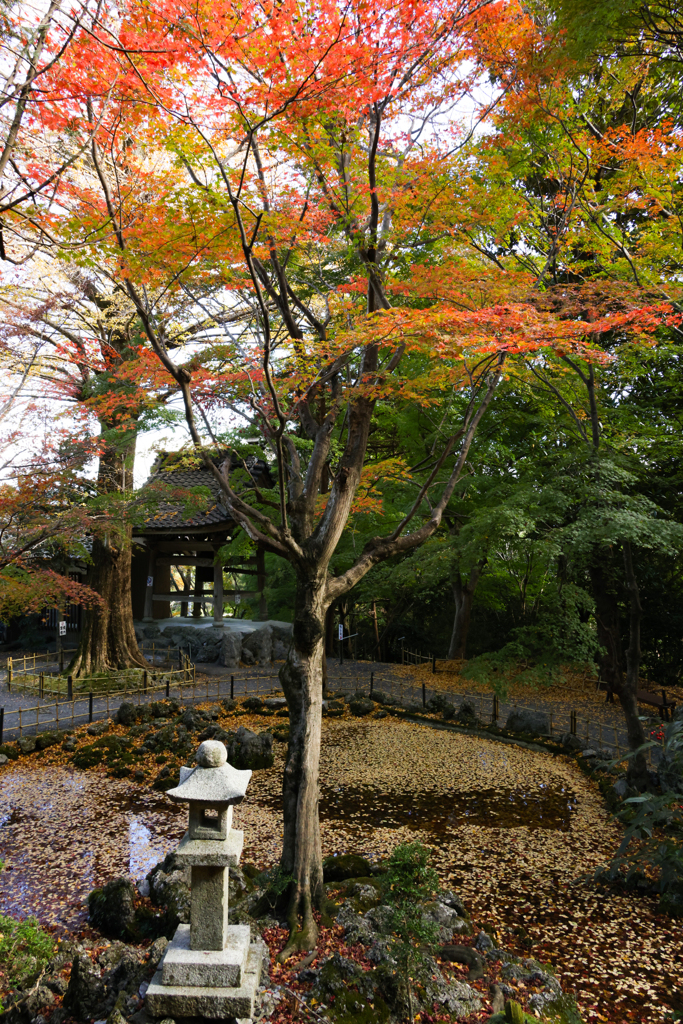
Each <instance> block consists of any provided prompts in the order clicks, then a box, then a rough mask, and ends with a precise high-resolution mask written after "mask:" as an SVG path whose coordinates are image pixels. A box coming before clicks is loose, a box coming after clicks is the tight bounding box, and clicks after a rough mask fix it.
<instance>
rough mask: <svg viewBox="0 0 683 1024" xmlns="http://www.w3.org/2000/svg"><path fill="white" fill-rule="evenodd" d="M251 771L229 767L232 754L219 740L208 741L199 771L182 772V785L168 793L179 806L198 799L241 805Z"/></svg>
mask: <svg viewBox="0 0 683 1024" xmlns="http://www.w3.org/2000/svg"><path fill="white" fill-rule="evenodd" d="M250 779H251V770H249V769H247V770H245V771H240V770H239V769H237V768H233V766H232V765H231V764H228V752H227V750H226V749H225V745H224V744H223V743H221V742H220V741H219V740H204V742H203V743H202V744H200V746H199V749H198V751H197V766H196V768H189V767H186V768H181V769H180V785H178V786H176V787H175V788H174V789H169V790H167V792H166V795H167V796H170V798H171V800H175V801H176V803H181V802H183V801H190V800H198V801H200V802H201V803H210V804H239V803H241V801H242V800H243V799H244V797H245V794H246V792H247V786H248V785H249V780H250Z"/></svg>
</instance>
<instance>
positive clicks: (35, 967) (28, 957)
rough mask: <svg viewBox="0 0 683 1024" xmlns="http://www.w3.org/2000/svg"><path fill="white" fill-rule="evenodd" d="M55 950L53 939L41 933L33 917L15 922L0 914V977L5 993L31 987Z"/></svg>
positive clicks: (11, 918)
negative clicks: (0, 976)
mask: <svg viewBox="0 0 683 1024" xmlns="http://www.w3.org/2000/svg"><path fill="white" fill-rule="evenodd" d="M54 951H55V940H54V939H53V938H52V936H51V935H48V934H47V933H46V932H44V931H43V930H42V928H41V927H40V925H39V924H38V922H37V921H36V919H35V917H29V918H27V919H26V920H25V921H16V920H15V919H14V918H13V917H5V916H4V915H2V914H0V974H1V975H2V988H3V990H4V991H7V990H9V989H22V988H27V987H28V986H29V985H32V984H33V982H34V981H35V980H36V978H37V977H38V975H39V974H40V972H41V971H42V970H43V968H44V967H45V966H46V964H47V963H48V962H49V961H50V960H51V958H52V956H53V954H54Z"/></svg>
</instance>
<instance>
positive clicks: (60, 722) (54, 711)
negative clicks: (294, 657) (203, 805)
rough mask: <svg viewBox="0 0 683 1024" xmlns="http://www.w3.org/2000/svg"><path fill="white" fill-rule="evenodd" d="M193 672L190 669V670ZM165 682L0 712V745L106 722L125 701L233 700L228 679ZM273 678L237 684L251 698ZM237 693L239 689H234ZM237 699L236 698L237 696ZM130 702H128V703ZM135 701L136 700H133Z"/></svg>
mask: <svg viewBox="0 0 683 1024" xmlns="http://www.w3.org/2000/svg"><path fill="white" fill-rule="evenodd" d="M193 668H194V666H193ZM164 675H165V676H166V678H165V679H164V680H163V682H160V683H159V682H157V681H156V680H155V679H154V678H153V679H152V680H151V681H150V682H149V684H148V686H147V688H146V689H142V688H141V687H137V688H136V689H125V690H119V691H106V692H104V693H94V692H93V691H90V692H89V693H84V694H82V695H81V696H75V697H73V698H71V699H69V698H67V700H64V701H60V700H59V699H57V700H55V701H54V703H52V702H50V703H45V704H39V705H36V706H35V707H29V708H17V709H15V710H8V709H6V708H0V744H2V743H3V742H5V741H6V740H8V739H15V738H19V739H21V738H22V737H23V736H25V735H29V736H38V735H39V734H40V733H43V732H49V731H50V730H51V729H60V728H61V729H64V728H68V727H69V726H70V727H71V728H74V727H75V725H76V723H77V722H81V721H86V720H87V721H88V722H93V721H95V720H96V719H101V718H109V717H110V716H111V715H112V714H113V713H114V712H116V711H118V709H119V707H120V705H121V703H123V701H124V700H128V701H129V702H130V703H133V704H135V703H137V704H138V706H140V705H142V704H146V703H148V701H150V700H153V699H154V698H155V697H161V696H163V697H167V698H175V699H177V700H178V701H179V702H180V703H183V702H187V701H192V702H193V703H194V702H195V701H207V700H211V698H215V699H216V700H219V699H221V698H224V697H226V696H228V694H229V695H230V697H231V698H233V699H234V696H235V692H236V688H235V678H234V676H231V677H230V679H229V680H228V679H226V678H214V679H211V678H210V677H207V678H206V679H204V680H202V681H200V682H197V679H196V675H195V674H194V673H192V674H191V675H190V676H189V678H188V679H186V680H183V679H179V680H178V681H177V682H176V683H172V682H171V679H170V678H169V675H170V674H169V673H164ZM277 678H278V677H277V675H273V674H270V675H261V676H250V677H248V678H246V679H245V680H241V679H240V680H239V682H240V683H241V682H243V681H244V683H245V686H244V696H245V697H246V696H254V695H257V694H259V693H263V694H267V693H273V692H275V691H276V689H279V687H275V686H273V685H272V684H271V685H266V684H267V683H268V682H270V681H271V680H274V679H277ZM253 682H256V684H257V685H256V688H253V687H249V688H247V685H246V684H247V683H253ZM238 689H241V688H238ZM238 695H239V694H238ZM131 698H132V700H131ZM136 698H137V700H136Z"/></svg>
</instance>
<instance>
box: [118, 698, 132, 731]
mask: <svg viewBox="0 0 683 1024" xmlns="http://www.w3.org/2000/svg"><path fill="white" fill-rule="evenodd" d="M136 718H137V714H136V710H135V704H132V703H131V702H130V701H128V700H124V702H123V704H121V706H120V707H119V710H118V711H117V712H116V721H117V722H118V724H119V725H135V720H136Z"/></svg>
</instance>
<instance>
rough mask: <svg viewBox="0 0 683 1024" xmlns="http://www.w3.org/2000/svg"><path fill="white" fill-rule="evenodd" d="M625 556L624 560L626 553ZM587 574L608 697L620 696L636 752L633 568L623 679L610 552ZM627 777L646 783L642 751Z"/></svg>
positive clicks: (639, 728) (639, 735) (639, 730)
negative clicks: (593, 601)
mask: <svg viewBox="0 0 683 1024" xmlns="http://www.w3.org/2000/svg"><path fill="white" fill-rule="evenodd" d="M624 555H625V557H624V560H625V562H626V552H625V553H624ZM629 561H630V559H629ZM627 576H628V571H627ZM590 577H591V584H592V589H593V598H594V600H595V618H596V622H597V627H598V640H599V641H600V643H601V644H602V646H603V647H604V649H605V653H604V654H603V656H602V658H601V659H600V673H601V676H602V678H603V680H604V681H605V682H606V684H607V699H608V700H613V699H614V697H613V695H614V694H616V695H617V697H618V698H619V703H620V705H621V709H622V711H623V712H624V719H625V721H626V734H627V736H628V743H629V747H630V748H631V750H632V751H636V750H637V749H638V747H640V746H642V744H643V743H644V742H645V734H644V732H643V725H642V722H641V721H640V718H639V716H638V703H637V700H636V691H637V689H638V672H639V668H640V618H641V615H642V611H641V610H640V601H639V598H638V587H637V584H636V582H635V576H634V575H633V567H632V566H631V579H630V580H629V579H627V584H628V585H629V590H630V592H631V614H630V618H629V653H628V657H627V659H626V664H627V677H626V679H624V652H623V647H622V642H621V617H620V614H619V604H618V601H617V595H616V588H617V586H618V581H617V580H616V579H615V567H614V565H613V562H612V556H611V554H607V553H606V552H602V551H600V552H597V553H596V554H595V555H594V557H593V560H592V563H591V566H590ZM627 777H628V781H629V783H630V784H631V785H634V786H636V787H637V788H638V789H642V788H643V786H644V785H645V784H646V783H647V766H646V764H645V758H644V757H643V755H642V754H636V755H634V756H632V757H631V758H629V766H628V770H627Z"/></svg>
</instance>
